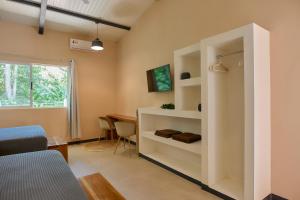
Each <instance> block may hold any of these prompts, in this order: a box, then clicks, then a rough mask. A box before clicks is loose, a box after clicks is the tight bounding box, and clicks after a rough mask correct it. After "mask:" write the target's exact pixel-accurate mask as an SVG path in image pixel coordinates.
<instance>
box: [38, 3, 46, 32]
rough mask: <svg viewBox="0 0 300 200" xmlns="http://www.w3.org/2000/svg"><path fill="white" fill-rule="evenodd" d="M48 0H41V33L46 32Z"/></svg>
mask: <svg viewBox="0 0 300 200" xmlns="http://www.w3.org/2000/svg"><path fill="white" fill-rule="evenodd" d="M46 11H47V0H41V10H40V21H39V34H41V35H43V34H44V28H45V22H46Z"/></svg>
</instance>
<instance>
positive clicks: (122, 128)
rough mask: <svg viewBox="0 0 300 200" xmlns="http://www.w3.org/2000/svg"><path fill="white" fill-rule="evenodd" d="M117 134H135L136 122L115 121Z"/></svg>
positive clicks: (127, 135) (126, 135)
mask: <svg viewBox="0 0 300 200" xmlns="http://www.w3.org/2000/svg"><path fill="white" fill-rule="evenodd" d="M115 126H116V130H117V134H118V135H119V136H123V137H129V136H132V135H135V124H133V123H129V122H115Z"/></svg>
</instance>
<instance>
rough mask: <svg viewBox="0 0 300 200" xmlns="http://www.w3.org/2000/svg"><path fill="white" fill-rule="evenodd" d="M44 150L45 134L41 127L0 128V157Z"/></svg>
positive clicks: (45, 146) (45, 144)
mask: <svg viewBox="0 0 300 200" xmlns="http://www.w3.org/2000/svg"><path fill="white" fill-rule="evenodd" d="M46 149H47V137H46V132H45V130H44V129H43V128H42V127H41V126H20V127H13V128H0V156H3V155H10V154H17V153H25V152H32V151H41V150H46Z"/></svg>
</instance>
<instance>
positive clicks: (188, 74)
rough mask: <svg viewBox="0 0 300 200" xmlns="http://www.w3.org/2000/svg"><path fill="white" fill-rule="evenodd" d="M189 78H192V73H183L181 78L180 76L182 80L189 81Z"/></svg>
mask: <svg viewBox="0 0 300 200" xmlns="http://www.w3.org/2000/svg"><path fill="white" fill-rule="evenodd" d="M189 78H191V74H190V72H182V73H181V76H180V79H181V80H184V79H189Z"/></svg>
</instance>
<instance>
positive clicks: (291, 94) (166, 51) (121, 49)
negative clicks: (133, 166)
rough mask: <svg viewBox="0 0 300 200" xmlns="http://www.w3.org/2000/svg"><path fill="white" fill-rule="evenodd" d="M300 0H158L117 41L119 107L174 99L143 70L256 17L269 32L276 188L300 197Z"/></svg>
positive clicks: (123, 109) (128, 109)
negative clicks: (151, 87) (150, 88)
mask: <svg viewBox="0 0 300 200" xmlns="http://www.w3.org/2000/svg"><path fill="white" fill-rule="evenodd" d="M299 11H300V1H299V0H184V1H183V0H160V1H158V2H156V3H155V4H154V5H153V6H152V7H151V8H150V9H149V10H148V11H147V12H146V13H145V14H144V15H143V16H142V18H140V20H139V21H138V22H137V24H136V25H135V26H134V27H133V29H132V30H131V31H130V32H129V33H128V34H127V35H126V36H125V37H124V38H123V39H122V40H121V41H120V43H119V46H118V71H117V72H118V74H117V80H118V82H117V83H118V84H117V88H118V93H117V109H118V111H119V112H120V113H123V114H130V115H134V114H135V110H136V108H137V107H143V106H153V105H161V104H162V103H168V102H174V96H173V93H161V94H159V93H153V94H152V93H148V92H147V84H146V74H145V71H146V70H147V69H150V68H154V67H156V66H160V65H163V64H166V63H170V64H171V65H172V66H173V51H174V50H175V49H178V48H182V47H184V46H187V45H189V44H193V43H195V42H198V41H199V40H201V39H202V38H205V37H207V36H210V35H214V34H217V33H221V32H224V31H227V30H230V29H232V28H236V27H239V26H242V25H246V24H249V23H251V22H255V23H257V24H259V25H261V26H263V27H265V28H266V29H268V30H270V31H271V87H272V88H271V92H272V102H271V103H272V192H273V193H275V194H278V195H281V196H283V197H287V198H289V199H295V200H296V199H300V190H299V189H298V188H299V185H300V173H299V169H300V147H299V146H300V145H299V144H300V120H299V119H300V118H299V113H300V103H299V102H300V91H299V87H300V78H299V77H300V65H299V52H300V39H299V36H300V20H299V19H300V12H299Z"/></svg>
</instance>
